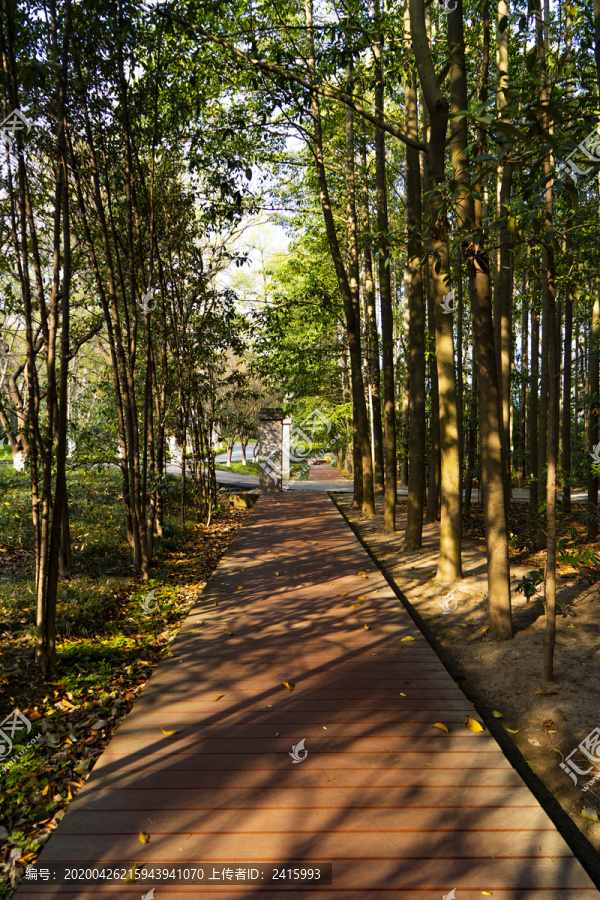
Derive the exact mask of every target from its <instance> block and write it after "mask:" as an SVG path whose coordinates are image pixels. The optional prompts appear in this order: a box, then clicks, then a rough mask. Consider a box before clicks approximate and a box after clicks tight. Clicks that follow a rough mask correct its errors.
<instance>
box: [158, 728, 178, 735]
mask: <svg viewBox="0 0 600 900" xmlns="http://www.w3.org/2000/svg"><path fill="white" fill-rule="evenodd" d="M161 731H162V733H163V734H166V735H167V737H170V736H171V735H172V734H177V732H176V731H165V729H164V728H161Z"/></svg>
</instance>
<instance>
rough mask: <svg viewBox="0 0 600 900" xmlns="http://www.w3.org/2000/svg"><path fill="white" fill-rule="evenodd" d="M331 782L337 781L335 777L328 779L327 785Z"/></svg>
mask: <svg viewBox="0 0 600 900" xmlns="http://www.w3.org/2000/svg"><path fill="white" fill-rule="evenodd" d="M330 781H335V775H334V776H333V778H328V779H327V781H326V782H325V784H329V782H330Z"/></svg>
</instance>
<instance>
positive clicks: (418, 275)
mask: <svg viewBox="0 0 600 900" xmlns="http://www.w3.org/2000/svg"><path fill="white" fill-rule="evenodd" d="M404 33H405V38H406V42H407V44H408V45H409V46H410V14H409V11H408V7H407V8H406V9H405V13H404ZM404 114H405V124H406V134H407V135H408V136H409V137H411V138H413V139H415V140H416V139H417V138H418V134H419V124H418V110H417V83H416V73H415V71H414V69H413V67H412V66H411V67H410V68H409V69H408V71H407V73H406V81H405V87H404ZM405 184H406V214H407V241H408V247H407V250H408V252H407V263H406V272H407V298H406V302H407V303H408V315H409V345H408V367H409V372H410V399H409V403H410V406H409V433H408V509H407V514H406V533H405V535H404V545H403V549H404V550H407V551H409V552H412V551H415V550H420V549H421V545H422V540H423V501H424V499H425V467H424V465H423V460H424V459H425V300H424V296H423V278H422V270H421V266H420V264H419V263H420V259H421V253H422V240H421V230H422V223H421V169H420V162H419V152H418V150H414V149H413V148H412V147H407V148H406V177H405ZM438 421H439V420H438ZM433 455H434V453H433V448H432V453H431V456H433ZM435 506H436V510H435V512H436V515H437V488H436V497H435Z"/></svg>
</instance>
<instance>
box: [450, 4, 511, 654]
mask: <svg viewBox="0 0 600 900" xmlns="http://www.w3.org/2000/svg"><path fill="white" fill-rule="evenodd" d="M448 42H449V45H450V91H451V94H450V96H451V111H452V113H453V117H452V120H451V135H452V165H453V169H454V180H455V182H456V184H457V185H458V186H459V195H458V198H457V215H458V220H459V226H460V227H461V229H464V230H465V231H466V234H467V235H468V237H467V238H466V239H465V240H464V241H463V253H464V255H465V259H466V262H467V269H468V272H469V282H470V293H471V304H472V309H473V342H474V345H475V361H476V365H477V369H478V373H477V382H478V388H479V417H480V418H479V433H480V441H481V479H482V490H483V504H484V520H485V534H486V556H487V564H488V565H487V568H488V597H489V612H490V632H489V633H490V637H491V638H492V640H508V639H511V638H512V637H513V631H512V619H511V603H510V567H509V562H508V533H507V528H506V514H505V493H504V482H503V478H502V452H501V426H500V418H499V408H500V407H499V392H498V383H497V371H496V361H495V352H494V332H493V320H492V310H491V302H490V272H489V265H488V259H487V254H486V252H485V249H484V247H483V228H482V223H481V222H478V221H476V218H475V215H476V213H475V205H474V202H473V193H472V189H471V187H470V184H469V181H470V179H469V174H468V170H467V156H466V150H467V143H468V136H467V123H466V118H465V117H464V116H460V115H459V113H460V111H461V110H466V109H467V107H468V100H467V70H466V60H465V52H464V34H463V14H462V0H458V3H457V7H456V9H455V10H454V12H451V13H450V14H449V16H448ZM474 233H475V235H476V236H475V237H472V235H473V234H474Z"/></svg>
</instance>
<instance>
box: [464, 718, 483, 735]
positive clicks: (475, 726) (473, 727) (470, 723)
mask: <svg viewBox="0 0 600 900" xmlns="http://www.w3.org/2000/svg"><path fill="white" fill-rule="evenodd" d="M465 728H468V729H469V731H476V732H479V731H485V728H484V727H483V725H482V724H481V722H478V721H477V719H472V718H471V717H470V716H469V718H468V719H467V721H466V722H465Z"/></svg>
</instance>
